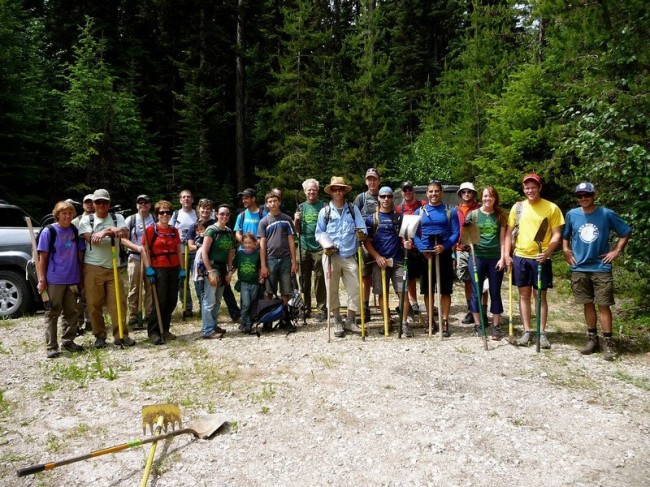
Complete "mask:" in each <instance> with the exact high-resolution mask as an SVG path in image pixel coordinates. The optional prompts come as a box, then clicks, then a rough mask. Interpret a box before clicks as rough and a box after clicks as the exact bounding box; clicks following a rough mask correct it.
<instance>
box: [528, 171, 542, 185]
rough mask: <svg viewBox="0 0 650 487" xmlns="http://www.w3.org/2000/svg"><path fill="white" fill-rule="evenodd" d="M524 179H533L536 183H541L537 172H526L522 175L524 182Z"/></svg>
mask: <svg viewBox="0 0 650 487" xmlns="http://www.w3.org/2000/svg"><path fill="white" fill-rule="evenodd" d="M526 181H535V182H536V183H537V184H539V185H541V184H542V178H540V177H539V176H538V175H537V174H535V173H534V172H531V173H530V174H526V175H525V176H524V183H525V182H526Z"/></svg>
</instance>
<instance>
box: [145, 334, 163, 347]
mask: <svg viewBox="0 0 650 487" xmlns="http://www.w3.org/2000/svg"><path fill="white" fill-rule="evenodd" d="M149 340H151V343H153V344H154V345H162V344H163V343H165V342H163V339H162V337H161V336H160V335H151V336H150V337H149Z"/></svg>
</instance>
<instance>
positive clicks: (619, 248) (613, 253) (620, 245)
mask: <svg viewBox="0 0 650 487" xmlns="http://www.w3.org/2000/svg"><path fill="white" fill-rule="evenodd" d="M631 237H632V232H630V233H628V234H627V235H625V236H623V237H619V239H618V242H616V245H615V246H614V248H613V249H612V250H610V251H609V252H607V253H606V254H605V255H603V256H602V258H603V263H605V264H611V262H612V261H613V260H614V259H616V258H617V257H618V256H619V255H621V254H622V253H623V250H624V249H625V246H626V245H627V243H628V242H629V241H630V238H631Z"/></svg>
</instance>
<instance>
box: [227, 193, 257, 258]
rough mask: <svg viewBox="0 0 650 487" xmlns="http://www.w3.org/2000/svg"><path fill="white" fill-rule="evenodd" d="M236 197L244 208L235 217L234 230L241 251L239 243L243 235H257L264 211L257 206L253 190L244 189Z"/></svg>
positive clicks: (255, 194)
mask: <svg viewBox="0 0 650 487" xmlns="http://www.w3.org/2000/svg"><path fill="white" fill-rule="evenodd" d="M237 196H238V197H240V198H241V202H242V205H243V206H244V211H242V212H241V213H240V214H239V215H237V220H236V221H235V228H234V230H235V236H236V237H237V242H239V244H240V247H239V248H240V249H241V248H243V247H242V246H241V243H242V238H243V236H244V234H245V233H252V234H253V235H257V227H258V226H259V224H260V220H261V219H262V216H263V215H264V210H262V209H261V208H260V207H259V206H257V201H256V198H257V191H255V190H254V189H253V188H246V189H245V190H244V191H242V192H240V193H238V194H237Z"/></svg>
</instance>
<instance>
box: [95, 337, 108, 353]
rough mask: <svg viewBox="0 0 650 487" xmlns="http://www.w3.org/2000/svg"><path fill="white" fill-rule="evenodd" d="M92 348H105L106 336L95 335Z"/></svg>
mask: <svg viewBox="0 0 650 487" xmlns="http://www.w3.org/2000/svg"><path fill="white" fill-rule="evenodd" d="M93 348H96V349H97V350H99V349H100V348H106V338H102V337H97V339H96V340H95V343H93Z"/></svg>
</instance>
